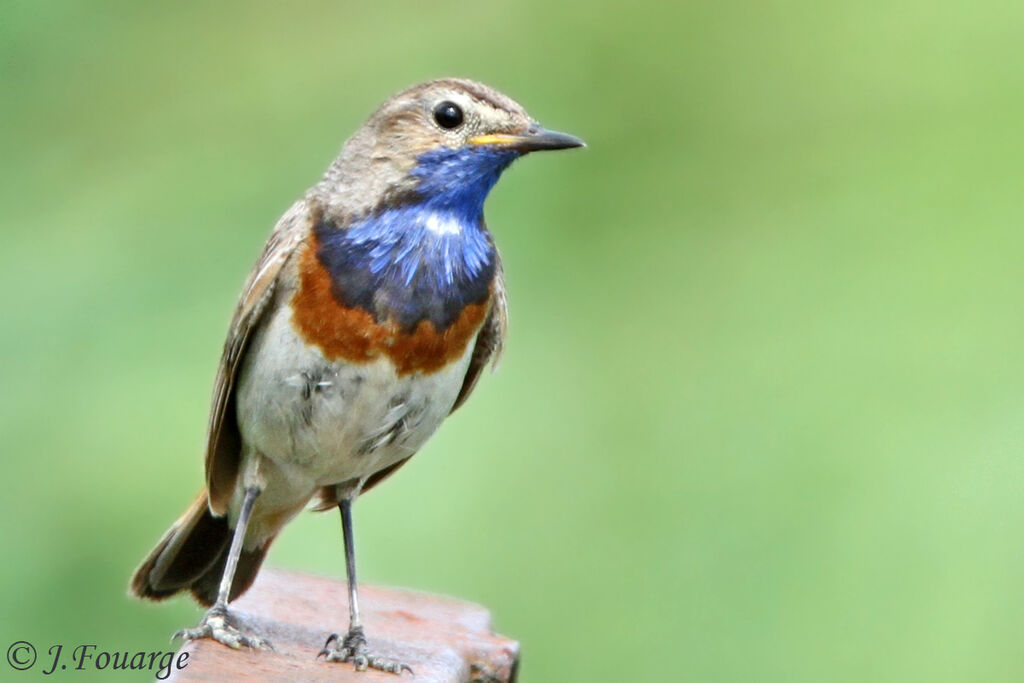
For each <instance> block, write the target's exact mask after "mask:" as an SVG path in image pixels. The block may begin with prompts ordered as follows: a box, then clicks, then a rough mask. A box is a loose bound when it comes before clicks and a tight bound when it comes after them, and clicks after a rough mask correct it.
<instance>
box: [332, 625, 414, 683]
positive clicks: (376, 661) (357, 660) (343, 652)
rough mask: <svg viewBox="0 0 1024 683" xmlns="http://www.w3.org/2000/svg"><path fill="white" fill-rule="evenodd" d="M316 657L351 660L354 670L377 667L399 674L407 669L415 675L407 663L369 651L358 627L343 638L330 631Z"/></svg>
mask: <svg viewBox="0 0 1024 683" xmlns="http://www.w3.org/2000/svg"><path fill="white" fill-rule="evenodd" d="M317 657H324V658H326V659H327V661H328V662H352V664H353V666H354V667H355V669H356V671H366V670H367V669H377V670H379V671H387V672H389V673H393V674H398V675H399V676H400V675H402V672H403V671H408V672H409V673H410V674H412V675H414V676H415V675H416V674H415V673H414V672H413V670H412V667H411V666H409V665H408V664H403V663H402V662H399V661H396V660H394V659H390V658H388V657H382V656H381V655H378V654H376V653H374V652H371V651H370V649H369V648H368V647H366V635H365V634H364V633H363V629H362V628H360V627H356V628H354V629H351V630H349V632H348V633H347V634H346V635H345V637H344V639H342V638H341V637H340V636H339V635H338V634H337V633H332V634H331V635H330V636H328V637H327V641H326V642H325V643H324V647H323V649H322V650H320V652H318V653H317Z"/></svg>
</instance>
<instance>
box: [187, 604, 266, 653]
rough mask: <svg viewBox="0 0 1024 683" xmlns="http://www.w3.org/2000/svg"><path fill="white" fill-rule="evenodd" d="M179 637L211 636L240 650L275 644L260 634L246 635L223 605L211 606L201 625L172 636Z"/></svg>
mask: <svg viewBox="0 0 1024 683" xmlns="http://www.w3.org/2000/svg"><path fill="white" fill-rule="evenodd" d="M177 638H184V639H185V640H198V639H200V638H210V639H212V640H216V641H217V642H218V643H221V644H222V645H227V646H228V647H230V648H232V649H235V650H240V649H242V648H243V647H247V648H249V649H250V650H273V649H274V646H273V645H271V644H270V641H268V640H265V639H264V638H260V637H259V636H250V635H246V634H244V633H242V632H241V631H239V630H238V628H237V627H236V626H235V625H234V624H232V623H231V619H230V618H229V617H228V610H227V607H223V606H221V605H214V606H213V607H211V608H210V609H209V610H208V611H207V612H206V614H204V615H203V619H202V621H200V622H199V625H198V626H196V627H195V628H185V629H182V630H180V631H178V632H177V633H175V634H174V635H173V636H171V640H175V639H177Z"/></svg>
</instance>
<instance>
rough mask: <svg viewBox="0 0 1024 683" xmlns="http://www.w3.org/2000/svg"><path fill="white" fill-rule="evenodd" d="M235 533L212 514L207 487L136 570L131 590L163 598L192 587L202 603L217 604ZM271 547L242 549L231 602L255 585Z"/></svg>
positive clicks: (142, 594)
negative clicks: (232, 537)
mask: <svg viewBox="0 0 1024 683" xmlns="http://www.w3.org/2000/svg"><path fill="white" fill-rule="evenodd" d="M231 536H232V530H231V529H230V528H229V527H228V521H227V517H214V516H213V514H212V513H211V512H210V508H209V505H208V504H207V500H206V492H205V491H203V492H202V493H201V494H200V495H199V497H198V498H196V500H195V502H193V503H192V505H191V506H190V507H189V509H188V510H186V511H185V514H184V515H182V516H181V518H180V519H179V520H178V521H177V522H175V523H174V525H173V526H172V527H171V528H170V529H169V530H168V531H167V533H166V534H164V537H163V538H161V539H160V542H159V543H157V545H156V547H155V548H154V549H153V551H152V552H151V553H150V554H149V556H148V557H146V559H145V560H144V561H143V562H142V564H141V565H140V566H139V568H138V569H136V570H135V574H134V575H133V576H132V581H131V586H130V590H131V592H132V594H134V595H136V596H137V597H140V598H146V599H148V600H163V599H165V598H169V597H171V596H172V595H174V594H175V593H178V592H180V591H183V590H186V589H188V590H190V591H191V592H192V594H193V595H194V596H195V598H196V600H198V601H199V602H200V603H202V604H204V605H211V604H213V602H214V600H216V599H217V589H218V588H219V586H220V580H221V575H222V574H223V573H224V565H225V564H226V563H227V556H228V548H229V547H230V545H231ZM269 545H270V543H269V542H267V543H266V544H264V546H263V547H262V548H257V549H254V550H243V551H242V554H241V556H240V557H239V558H238V568H237V569H236V570H235V577H234V580H233V581H232V586H231V599H232V600H233V599H234V598H235V597H237V596H239V595H241V594H242V593H244V592H245V591H246V590H247V589H248V588H249V587H250V586H251V585H252V582H253V581H254V580H255V579H256V573H257V572H258V571H259V568H260V565H261V564H262V563H263V558H264V556H265V555H266V553H267V548H268V547H269Z"/></svg>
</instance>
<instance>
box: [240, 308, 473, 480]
mask: <svg viewBox="0 0 1024 683" xmlns="http://www.w3.org/2000/svg"><path fill="white" fill-rule="evenodd" d="M473 341H474V340H472V339H471V340H470V342H469V344H467V347H466V350H465V351H464V353H463V355H462V357H461V358H460V359H459V360H458V361H456V362H454V363H452V364H450V365H449V366H447V367H445V368H443V369H441V370H439V371H437V372H434V373H430V374H419V373H413V374H411V375H406V376H403V377H399V376H398V375H397V374H396V373H395V370H394V367H393V366H392V364H391V363H390V362H389V361H388V360H387V359H378V360H375V361H373V362H370V363H365V364H356V363H348V362H344V361H328V360H326V359H325V358H324V356H323V354H322V353H321V352H320V350H319V349H317V348H315V347H309V346H307V345H306V344H305V342H303V341H302V340H301V339H300V338H299V337H298V336H297V335H296V333H295V331H294V329H293V328H292V325H291V309H290V307H289V306H279V307H278V308H277V311H276V312H275V313H274V316H273V318H272V319H271V320H269V321H268V323H267V324H266V325H265V326H264V327H263V329H262V330H260V332H259V333H258V334H257V335H256V337H255V338H254V339H253V340H252V345H251V346H250V348H249V351H248V353H247V354H246V359H245V361H244V363H243V367H242V369H241V373H240V376H239V380H238V381H239V383H238V388H237V390H238V393H237V416H238V425H239V429H240V431H241V434H242V442H243V454H244V457H247V458H248V457H252V454H253V453H254V452H255V453H258V454H259V455H261V456H263V457H265V458H267V459H269V460H271V461H272V463H273V464H274V465H275V466H276V467H277V468H278V469H279V470H280V473H281V474H283V475H284V476H285V477H286V478H287V479H288V480H290V485H287V486H285V487H284V488H286V489H293V492H286V491H284V490H281V491H278V492H277V493H279V494H282V495H283V496H284V497H290V496H292V495H296V494H299V493H301V490H302V489H306V488H307V487H308V489H309V491H313V490H315V489H316V488H317V487H321V486H327V485H331V484H338V483H341V482H345V481H349V480H352V479H358V480H365V478H366V477H368V476H370V475H372V474H373V473H375V472H378V471H380V470H381V469H383V468H385V467H387V466H389V465H392V464H394V463H396V462H398V461H400V460H404V459H405V458H407V457H409V456H410V455H412V454H413V453H415V452H416V451H417V450H418V449H419V448H420V446H422V445H423V443H424V442H425V441H426V440H427V438H429V437H430V435H431V434H433V432H434V430H435V429H437V427H438V425H440V424H441V422H442V421H443V420H444V418H445V417H447V415H448V413H449V412H451V408H452V405H453V404H454V403H455V399H456V397H457V396H458V393H459V389H460V388H461V386H462V382H463V379H464V378H465V376H466V369H467V366H468V365H469V359H470V355H471V354H472V349H473ZM281 483H283V482H281ZM272 488H280V487H274V486H268V490H267V491H266V493H267V494H270V495H271V496H273V497H277V496H275V495H274V493H275V492H274V491H271V490H270V489H272Z"/></svg>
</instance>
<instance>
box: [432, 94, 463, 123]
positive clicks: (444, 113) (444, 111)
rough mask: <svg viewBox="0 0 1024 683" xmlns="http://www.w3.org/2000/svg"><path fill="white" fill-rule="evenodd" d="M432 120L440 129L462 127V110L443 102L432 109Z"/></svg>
mask: <svg viewBox="0 0 1024 683" xmlns="http://www.w3.org/2000/svg"><path fill="white" fill-rule="evenodd" d="M434 120H435V121H437V125H439V126H441V127H442V128H447V129H448V130H451V129H452V128H458V127H459V126H461V125H462V109H461V108H459V105H457V104H455V103H454V102H448V101H447V100H445V101H444V102H442V103H441V104H439V105H437V107H435V108H434Z"/></svg>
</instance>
